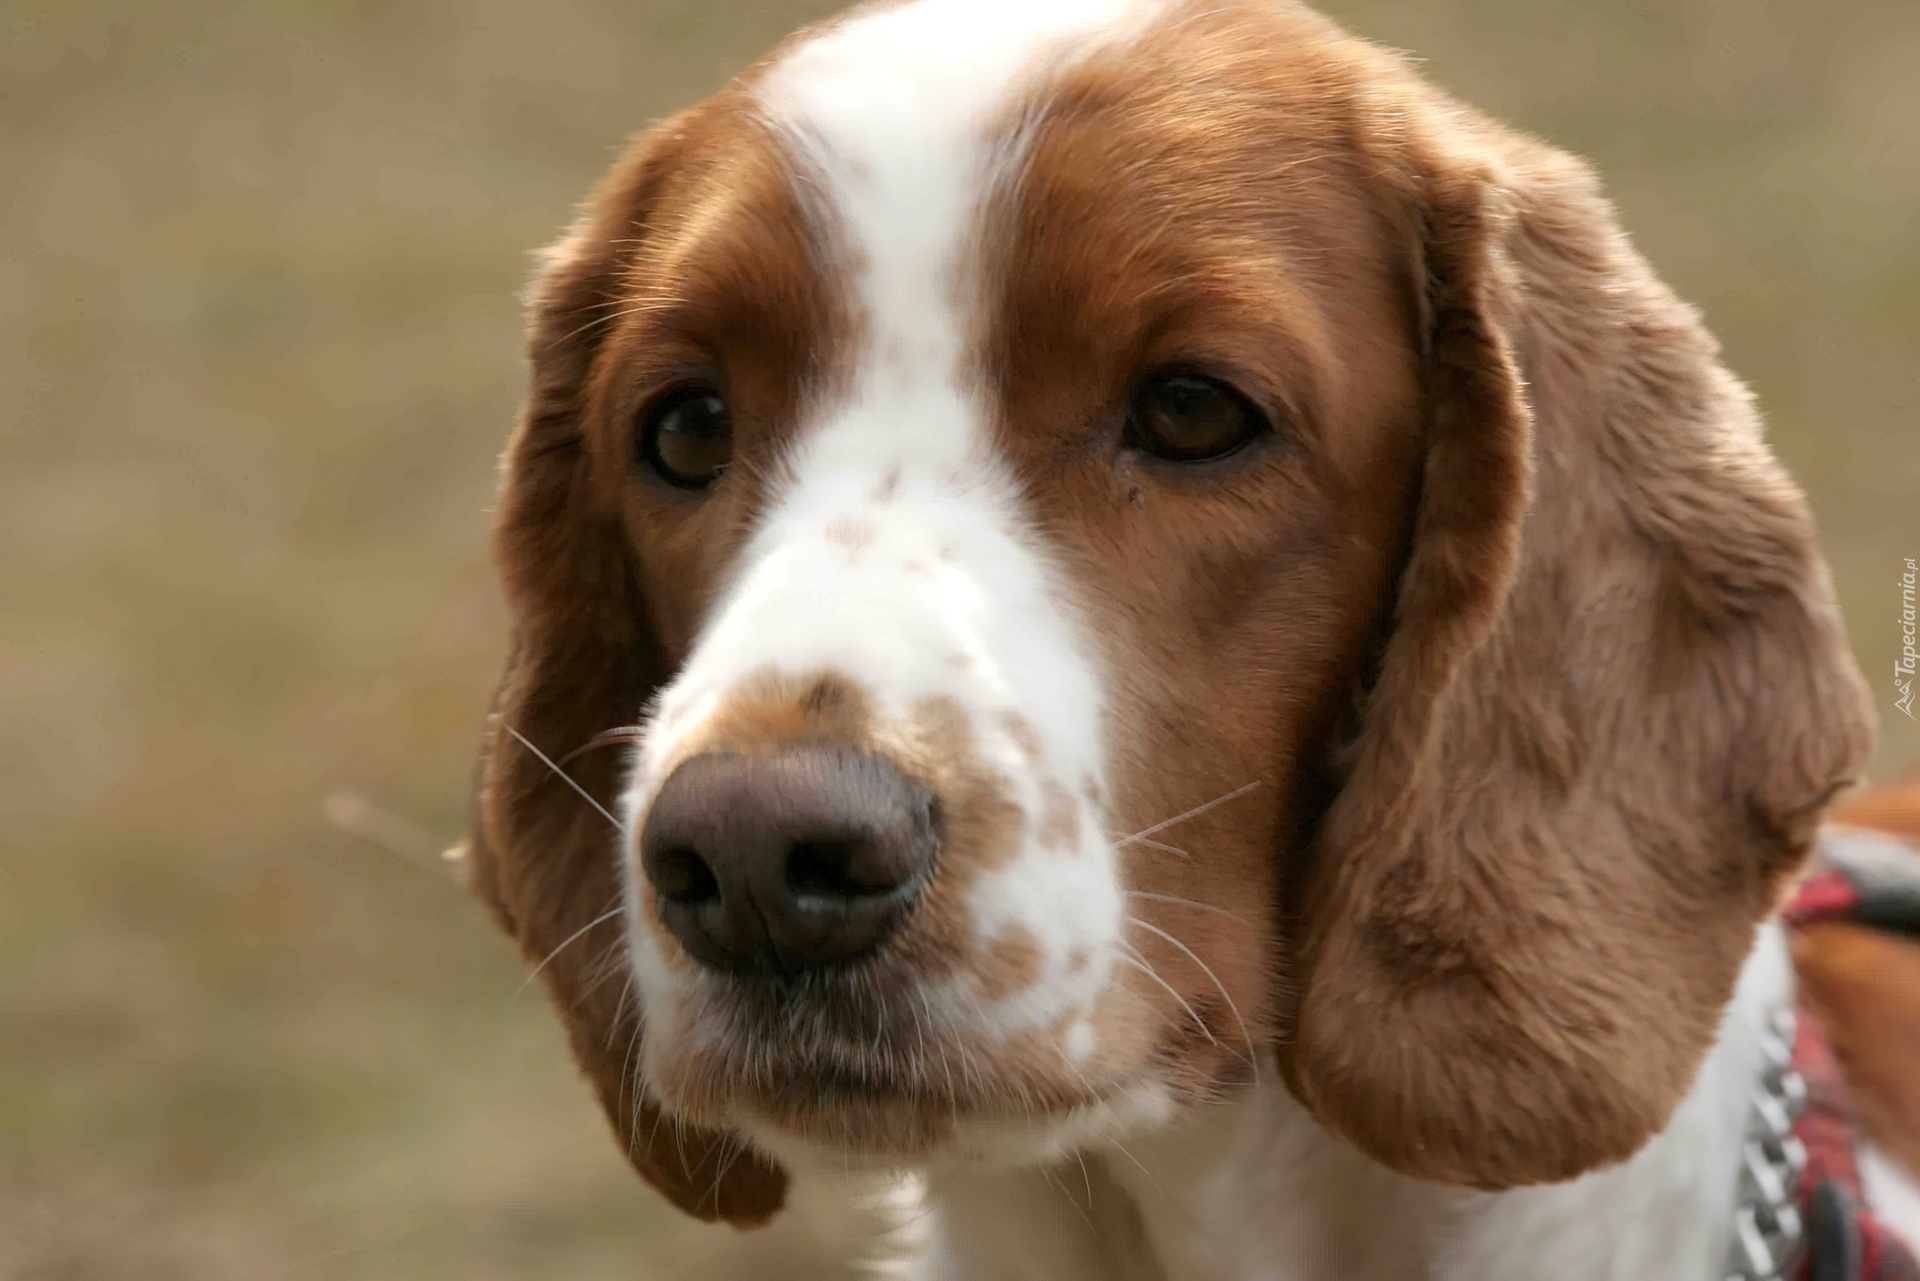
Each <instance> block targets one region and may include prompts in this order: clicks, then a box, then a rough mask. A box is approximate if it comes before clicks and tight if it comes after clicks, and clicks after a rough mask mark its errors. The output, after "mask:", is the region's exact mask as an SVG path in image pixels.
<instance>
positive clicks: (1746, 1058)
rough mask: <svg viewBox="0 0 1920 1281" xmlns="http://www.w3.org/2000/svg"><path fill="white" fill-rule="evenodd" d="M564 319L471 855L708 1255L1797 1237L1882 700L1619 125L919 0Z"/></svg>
mask: <svg viewBox="0 0 1920 1281" xmlns="http://www.w3.org/2000/svg"><path fill="white" fill-rule="evenodd" d="M529 304H530V312H531V325H530V336H529V346H530V352H531V360H532V374H531V390H530V393H529V398H528V402H527V406H526V409H525V412H524V415H523V418H522V420H521V422H520V424H519V426H518V428H517V430H516V432H515V433H514V435H513V437H512V440H511V442H510V444H509V445H508V448H507V452H506V456H505V460H504V482H503V488H502V493H501V499H500V505H499V510H498V516H497V521H498V524H497V532H496V552H497V557H498V561H499V564H500V569H501V574H502V579H503V582H504V586H505V591H506V597H507V601H508V605H509V608H510V611H511V615H512V618H513V623H514V630H515V646H514V650H513V654H512V657H511V659H510V661H509V664H508V668H507V671H506V674H505V677H504V679H503V681H502V683H501V686H500V690H499V693H498V696H497V701H496V704H495V707H494V710H493V713H492V715H491V717H490V719H489V722H488V728H487V731H486V740H485V742H484V744H483V748H482V754H481V762H480V766H479V781H478V786H477V799H476V816H475V834H474V839H473V843H472V848H471V855H470V858H469V860H468V862H469V865H470V876H471V881H472V884H473V885H474V887H475V889H476V890H477V892H478V893H479V894H480V895H481V897H482V898H483V899H484V900H485V901H486V902H487V903H488V904H490V905H491V907H492V908H493V910H494V912H495V914H496V916H497V918H498V920H499V922H500V924H501V925H502V926H503V927H504V928H505V930H506V931H507V932H508V933H509V934H510V935H512V936H513V937H514V938H515V939H516V940H517V941H518V943H519V945H520V947H521V948H522V949H523V950H524V952H525V954H526V956H527V957H528V958H529V961H530V963H532V964H533V965H534V966H535V967H536V968H537V970H538V973H539V974H540V977H541V978H542V979H543V980H544V982H545V983H546V986H547V988H548V990H549V992H550V993H551V995H552V997H553V1000H554V1003H555V1007H556V1008H557V1009H558V1011H559V1012H560V1015H561V1017H562V1018H563V1020H564V1021H565V1023H566V1026H567V1029H568V1032H569V1035H570V1039H571V1044H572V1049H573V1052H574V1054H575V1056H576V1058H577V1059H578V1061H579V1064H580V1066H581V1068H582V1070H583V1072H584V1073H585V1075H586V1076H587V1077H588V1079H589V1080H590V1081H591V1082H592V1084H593V1085H594V1087H595V1089H596V1090H597V1092H598V1095H599V1097H600V1100H601V1102H602V1103H603V1105H604V1106H605V1109H606V1111H607V1114H608V1116H609V1117H610V1119H611V1121H612V1123H613V1126H614V1129H615V1131H616V1134H617V1137H618V1140H619V1142H620V1143H621V1144H622V1145H623V1146H624V1147H625V1148H626V1150H627V1151H628V1153H629V1155H630V1157H631V1159H632V1161H633V1164H634V1165H635V1167H636V1168H637V1169H638V1171H639V1173H640V1174H641V1175H642V1176H643V1177H644V1178H645V1179H646V1180H647V1181H648V1182H649V1183H650V1184H652V1186H653V1187H654V1188H656V1189H658V1191H659V1192H660V1193H661V1194H663V1195H664V1196H665V1197H666V1198H667V1199H668V1200H669V1201H671V1202H673V1203H674V1204H675V1205H677V1206H678V1207H680V1208H681V1209H683V1210H685V1211H687V1212H688V1213H689V1214H691V1215H693V1216H695V1217H696V1218H698V1219H702V1220H706V1221H709V1222H715V1223H725V1224H727V1225H730V1229H741V1230H744V1231H739V1232H737V1233H736V1234H735V1237H734V1238H730V1239H737V1241H738V1242H739V1245H738V1247H737V1250H736V1252H735V1255H734V1258H733V1261H732V1262H731V1263H727V1262H725V1261H724V1260H716V1261H715V1262H713V1263H712V1264H711V1274H712V1275H721V1274H722V1273H724V1272H726V1270H727V1269H728V1268H729V1267H731V1268H732V1269H733V1271H732V1273H730V1274H731V1275H751V1276H756V1277H766V1276H773V1275H839V1274H850V1273H848V1272H847V1270H849V1269H853V1270H857V1269H861V1268H865V1269H867V1270H869V1271H870V1272H872V1273H874V1274H878V1275H899V1276H911V1277H928V1278H930V1277H940V1278H955V1279H962V1278H964V1279H965V1281H976V1279H997V1278H1028V1277H1031V1278H1048V1279H1049V1281H1059V1279H1062V1278H1122V1277H1137V1278H1146V1277H1157V1278H1165V1279H1166V1281H1200V1279H1202V1278H1204V1279H1207V1281H1251V1279H1252V1278H1268V1279H1272V1281H1306V1279H1309V1278H1314V1279H1318V1278H1328V1279H1335V1278H1337V1279H1338V1281H1388V1279H1392V1281H1401V1279H1403V1278H1408V1277H1425V1276H1433V1277H1460V1278H1469V1277H1471V1278H1475V1279H1476V1281H1499V1279H1508V1278H1511V1279H1514V1281H1520V1279H1523V1278H1524V1279H1525V1281H1539V1279H1540V1278H1545V1277H1554V1278H1596V1279H1597V1278H1625V1277H1632V1278H1635V1279H1636V1281H1646V1279H1648V1278H1675V1279H1679V1278H1688V1279H1698V1278H1707V1277H1714V1278H1720V1277H1723V1276H1742V1277H1759V1276H1785V1275H1788V1272H1787V1269H1789V1268H1791V1267H1793V1266H1796V1265H1798V1266H1804V1264H1798V1263H1797V1261H1799V1260H1801V1259H1803V1258H1804V1257H1805V1254H1806V1251H1807V1250H1808V1248H1809V1244H1808V1242H1809V1239H1810V1236H1811V1235H1812V1234H1813V1232H1814V1224H1813V1216H1814V1213H1815V1212H1814V1211H1813V1210H1811V1209H1808V1210H1804V1211H1803V1210H1802V1209H1800V1208H1799V1207H1798V1206H1797V1205H1796V1204H1795V1189H1796V1186H1797V1183H1796V1181H1797V1180H1798V1179H1799V1177H1800V1174H1801V1173H1802V1166H1803V1165H1804V1159H1803V1158H1804V1145H1800V1144H1799V1141H1798V1140H1797V1139H1795V1138H1794V1137H1793V1136H1792V1135H1791V1134H1789V1133H1788V1129H1787V1128H1786V1127H1787V1126H1788V1125H1790V1124H1791V1123H1792V1122H1793V1119H1794V1116H1795V1115H1796V1114H1797V1113H1798V1112H1799V1111H1800V1110H1801V1109H1802V1108H1804V1107H1805V1106H1806V1104H1805V1095H1806V1088H1805V1076H1804V1074H1803V1073H1801V1072H1800V1071H1799V1070H1798V1069H1797V1067H1796V1066H1795V1064H1797V1063H1798V1062H1799V1058H1798V1055H1799V1051H1798V1049H1797V1048H1796V1047H1797V1046H1799V1045H1800V1044H1801V1042H1802V1041H1803V1040H1805V1039H1806V1038H1807V1036H1808V1035H1810V1034H1809V1033H1808V1032H1807V1026H1806V1020H1804V1019H1803V1020H1802V1021H1801V1023H1800V1025H1799V1027H1798V1030H1796V1027H1795V1025H1794V1024H1793V1023H1792V1009H1793V1006H1794V1004H1795V983H1794V977H1793V968H1792V963H1791V958H1790V955H1789V948H1788V941H1787V935H1786V932H1785V929H1784V927H1783V926H1782V924H1781V918H1780V916H1779V910H1780V908H1781V905H1782V903H1783V901H1784V900H1785V898H1786V896H1787V895H1788V894H1789V892H1790V891H1791V890H1792V888H1793V886H1794V885H1795V883H1796V881H1795V878H1796V876H1797V875H1798V874H1799V872H1800V870H1801V868H1802V867H1803V864H1804V863H1805V862H1806V860H1807V857H1808V854H1809V851H1810V849H1811V848H1812V846H1813V844H1814V842H1815V840H1816V835H1817V833H1818V831H1819V830H1820V823H1821V819H1822V815H1823V813H1824V812H1825V811H1826V809H1827V807H1828V806H1829V804H1830V803H1831V802H1832V801H1833V800H1834V799H1835V798H1836V797H1837V796H1839V795H1841V793H1842V792H1843V791H1844V790H1845V789H1847V788H1848V787H1849V786H1850V785H1851V784H1852V783H1853V782H1854V780H1855V779H1856V777H1857V776H1858V774H1859V772H1860V769H1861V767H1862V762H1863V761H1864V760H1865V758H1866V756H1867V755H1868V753H1869V751H1870V747H1871V736H1872V716H1871V712H1870V710H1869V708H1868V703H1867V699H1866V695H1865V692H1864V686H1863V684H1862V682H1861V680H1860V677H1859V674H1858V672H1857V671H1856V670H1855V667H1854V664H1853V662H1852V660H1851V658H1850V657H1849V655H1848V651H1847V649H1846V645H1845V641H1844V637H1843V634H1842V629H1841V624H1840V620H1839V617H1838V613H1837V610H1836V607H1835V605H1834V600H1833V595H1832V591H1831V587H1830V585H1829V582H1828V575H1827V571H1826V569H1825V568H1824V565H1823V562H1822V560H1821V558H1820V555H1819V552H1818V549H1817V546H1816V542H1815V536H1814V531H1813V527H1812V523H1811V519H1810V517H1809V514H1808V511H1807V508H1806V504H1805V502H1804V500H1803V497H1802V495H1801V493H1800V491H1799V490H1798V489H1797V488H1796V486H1795V485H1794V483H1793V482H1792V480H1791V479H1790V478H1789V477H1788V476H1787V475H1786V473H1785V472H1784V471H1783V470H1782V468H1781V467H1780V465H1779V464H1778V462H1777V461H1776V460H1775V459H1774V457H1773V456H1772V455H1771V453H1770V452H1769V451H1768V449H1767V447H1766V445H1765V443H1764V442H1763V439H1762V435H1761V430H1760V425H1759V420H1758V418H1757V416H1756V413H1755V411H1754V408H1753V406H1752V404H1751V402H1750V397H1749V395H1748V392H1747V391H1746V389H1745V388H1744V387H1743V386H1742V385H1741V383H1740V382H1739V381H1738V380H1737V379H1736V378H1735V377H1734V376H1733V375H1732V374H1731V373H1729V372H1728V371H1727V370H1726V368H1725V367H1724V366H1723V365H1722V363H1721V360H1720V357H1719V351H1718V347H1717V345H1716V344H1715V342H1714V340H1713V338H1712V337H1711V336H1710V335H1709V334H1708V332H1707V331H1706V329H1705V328H1704V326H1703V325H1702V322H1701V320H1700V318H1699V316H1698V314H1697V313H1696V312H1695V311H1694V310H1692V309H1691V308H1690V307H1688V306H1687V305H1686V304H1684V303H1683V302H1681V301H1680V300H1679V299H1678V298H1676V297H1675V295H1674V294H1673V293H1672V292H1671V290H1669V288H1668V287H1667V286H1666V285H1665V284H1663V283H1662V282H1661V281H1660V279H1659V278H1658V277H1656V276H1655V274H1654V273H1653V271H1652V270H1651V269H1650V268H1649V266H1648V265H1647V264H1646V262H1645V261H1644V260H1643V259H1642V258H1641V256H1640V255H1639V254H1638V253H1637V252H1636V251H1635V250H1634V249H1633V247H1632V246H1631V245H1630V244H1629V242H1628V240H1627V238H1626V236H1625V234H1624V233H1623V232H1622V231H1621V229H1620V227H1619V225H1618V223H1617V221H1616V218H1615V216H1614V213H1613V211H1612V209H1611V208H1610V206H1609V205H1608V204H1607V203H1606V201H1605V199H1604V197H1603V196H1602V194H1601V191H1600V188H1599V184H1598V182H1597V180H1596V179H1595V177H1594V175H1593V173H1592V172H1591V171H1590V170H1589V169H1588V167H1587V166H1586V165H1584V164H1583V163H1582V162H1580V161H1578V160H1576V159H1574V158H1572V157H1570V156H1568V155H1566V154H1565V153H1563V152H1560V151H1557V150H1555V149H1553V148H1552V147H1549V146H1546V145H1544V144H1542V143H1540V142H1537V141H1534V140H1532V139H1530V138H1527V137H1524V136H1522V135H1520V134H1518V133H1515V132H1513V131H1510V130H1508V129H1506V128H1504V127H1502V126H1500V125H1499V124H1497V123H1495V122H1493V121H1491V120H1489V119H1488V118H1486V117H1485V116H1482V115H1480V114H1478V113H1476V112H1474V111H1472V110H1470V109H1468V108H1466V107H1464V106H1462V105H1460V104H1458V103H1456V102H1454V101H1453V100H1451V99H1450V98H1448V97H1446V96H1445V95H1443V94H1441V93H1440V92H1438V91H1437V90H1435V89H1433V88H1431V87H1429V86H1428V85H1426V84H1425V83H1424V82H1423V81H1421V80H1420V79H1419V78H1418V77H1417V76H1416V75H1415V74H1414V73H1413V72H1412V71H1411V70H1410V69H1409V67H1408V66H1407V64H1406V63H1405V62H1404V61H1403V60H1402V59H1400V58H1399V57H1398V56H1395V55H1393V54H1390V53H1388V52H1385V51H1382V50H1380V49H1378V48H1375V47H1374V46H1372V45H1369V44H1367V43H1365V42H1363V41H1361V40H1358V39H1356V38H1354V37H1352V36H1350V35H1348V34H1346V33H1345V32H1343V31H1342V30H1340V29H1339V28H1337V27H1336V26H1335V25H1334V24H1332V23H1331V22H1329V21H1328V20H1326V19H1324V18H1322V17H1321V16H1319V15H1317V14H1315V13H1314V12H1312V11H1310V10H1309V9H1307V8H1305V7H1303V6H1301V5H1298V4H1294V3H1291V2H1290V0H1019V2H1017V3H1016V2H1014V0H906V2H901V3H882V4H875V5H870V6H867V7H864V8H860V9H856V10H854V11H853V12H851V13H849V14H847V15H845V16H843V17H840V18H838V19H835V20H832V21H828V22H826V23H824V24H822V25H819V26H817V27H814V28H811V29H809V30H806V31H803V32H801V33H800V34H798V35H796V36H795V37H793V38H792V39H791V40H789V41H788V42H787V43H785V44H783V45H782V46H780V47H779V48H778V49H776V50H775V51H774V52H773V53H772V54H771V55H770V56H768V57H767V58H766V59H764V60H763V61H761V62H760V63H758V64H756V65H755V66H753V67H752V68H751V69H749V70H748V71H746V72H745V73H744V74H742V75H741V76H740V77H738V78H737V79H736V80H735V81H733V82H732V83H731V84H730V85H728V86H727V87H726V88H725V89H723V90H722V91H720V92H719V93H717V94H715V95H714V96H713V97H711V98H709V99H707V100H706V101H704V102H702V103H700V104H699V105H697V106H695V107H693V108H691V109H689V110H687V111H684V112H682V113H681V114H679V115H676V116H674V117H672V118H671V119H668V120H667V121H665V122H664V123H661V124H659V125H658V126H657V127H655V128H653V129H652V130H651V131H649V132H647V133H646V134H645V135H644V136H642V137H640V138H639V139H638V140H637V141H636V142H635V143H634V144H633V146H632V148H631V149H630V150H629V151H628V152H627V153H626V155H625V156H624V158H622V159H621V160H620V161H619V162H618V163H617V164H616V165H615V166H614V168H613V170H612V172H611V173H610V174H609V175H608V177H607V178H606V179H605V180H604V181H603V182H602V184H601V185H600V187H599V188H598V189H597V191H596V192H595V193H594V195H593V196H592V198H591V200H590V201H589V202H588V204H587V206H586V208H585V211H584V213H583V215H582V216H581V218H580V220H579V221H578V222H577V223H576V224H575V226H574V227H573V228H572V229H571V230H570V231H569V232H568V233H567V234H566V235H565V236H564V238H563V239H561V240H560V241H559V243H558V244H557V245H555V246H554V247H553V248H552V249H550V250H549V251H548V252H547V254H546V256H545V259H544V262H543V264H542V266H541V268H540V270H539V273H538V277H537V279H536V281H535V283H534V284H533V286H532V288H531V292H530V300H529ZM1796 1153H1798V1154H1799V1155H1798V1156H1796ZM1887 1168H1888V1169H1892V1168H1893V1167H1892V1166H1891V1165H1889V1166H1888V1167H1887ZM1887 1177H1888V1178H1894V1177H1896V1176H1893V1175H1889V1176H1887ZM1882 1182H1883V1183H1884V1182H1885V1180H1884V1179H1883V1180H1882ZM1888 1186H1891V1184H1888ZM1837 1204H1838V1203H1837ZM1842 1208H1843V1209H1845V1208H1846V1207H1845V1206H1844V1205H1843V1206H1842ZM1848 1222H1851V1220H1848ZM1860 1222H1863V1223H1868V1224H1871V1221H1870V1220H1861V1221H1860ZM716 1230H717V1231H718V1230H720V1229H716ZM1852 1230H1853V1231H1855V1236H1854V1237H1850V1238H1847V1239H1849V1240H1855V1241H1858V1240H1861V1239H1868V1238H1861V1237H1859V1235H1858V1229H1857V1227H1856V1228H1855V1229H1852ZM1874 1230H1875V1231H1877V1230H1878V1229H1877V1228H1876V1229H1874ZM1880 1239H1881V1238H1879V1237H1872V1238H1871V1240H1880ZM1887 1250H1888V1253H1887V1254H1886V1257H1887V1258H1888V1259H1889V1260H1892V1262H1890V1263H1889V1264H1888V1265H1887V1266H1889V1267H1893V1266H1895V1265H1896V1264H1897V1263H1898V1260H1897V1259H1896V1258H1895V1257H1894V1254H1893V1253H1892V1251H1893V1250H1894V1247H1891V1246H1889V1247H1887ZM743 1260H744V1261H743ZM1883 1275H1885V1276H1893V1275H1898V1274H1897V1273H1894V1272H1886V1273H1884V1274H1883ZM1822 1281H1824V1278H1823V1279H1822Z"/></svg>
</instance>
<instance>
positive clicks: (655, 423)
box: [640, 387, 733, 489]
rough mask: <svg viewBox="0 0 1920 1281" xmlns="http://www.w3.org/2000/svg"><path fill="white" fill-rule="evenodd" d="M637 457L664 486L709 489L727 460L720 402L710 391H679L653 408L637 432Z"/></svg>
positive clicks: (726, 427)
mask: <svg viewBox="0 0 1920 1281" xmlns="http://www.w3.org/2000/svg"><path fill="white" fill-rule="evenodd" d="M640 456H641V457H642V458H643V459H645V460H646V463H647V465H648V466H649V467H651V468H653V469H654V470H655V471H656V472H658V473H660V477H661V479H663V480H665V481H666V482H667V483H668V484H670V485H678V486H679V487H680V488H682V489H705V488H706V487H707V486H708V485H711V484H712V483H713V482H714V481H716V480H718V479H719V478H720V473H721V472H723V471H725V470H726V469H727V464H728V462H730V461H731V460H732V458H733V415H732V413H731V412H730V411H729V410H728V408H727V402H726V398H725V397H723V396H721V394H720V393H719V392H717V391H715V390H714V389H713V388H711V387H683V388H681V389H680V390H679V391H675V392H669V393H668V394H667V395H666V396H664V397H662V398H661V399H660V400H658V401H656V402H654V404H653V406H652V407H651V408H650V409H648V410H647V412H646V417H645V419H644V420H643V422H642V425H641V428H640Z"/></svg>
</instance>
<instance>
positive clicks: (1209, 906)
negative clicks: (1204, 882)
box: [1120, 890, 1253, 929]
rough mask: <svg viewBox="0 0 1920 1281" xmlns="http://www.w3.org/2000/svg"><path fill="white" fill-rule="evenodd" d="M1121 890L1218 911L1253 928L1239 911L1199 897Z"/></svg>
mask: <svg viewBox="0 0 1920 1281" xmlns="http://www.w3.org/2000/svg"><path fill="white" fill-rule="evenodd" d="M1120 892H1121V893H1122V894H1125V895H1128V896H1130V897H1132V898H1144V899H1152V900H1153V901H1154V902H1156V903H1178V904H1179V905H1180V906H1182V907H1197V908H1199V909H1200V910H1201V911H1203V912H1216V913H1218V914H1219V915H1221V916H1224V917H1226V918H1227V919H1229V920H1233V921H1238V922H1240V924H1242V925H1244V926H1246V927H1247V928H1248V929H1252V928H1253V922H1252V921H1249V920H1248V919H1247V918H1246V917H1244V916H1242V915H1240V914H1239V913H1238V912H1229V911H1228V910H1227V909H1226V908H1224V907H1215V906H1214V905H1213V904H1211V903H1202V902H1201V901H1200V900H1199V899H1192V898H1181V897H1179V896H1178V895H1175V894H1149V893H1148V892H1147V891H1145V890H1121V891H1120Z"/></svg>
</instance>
